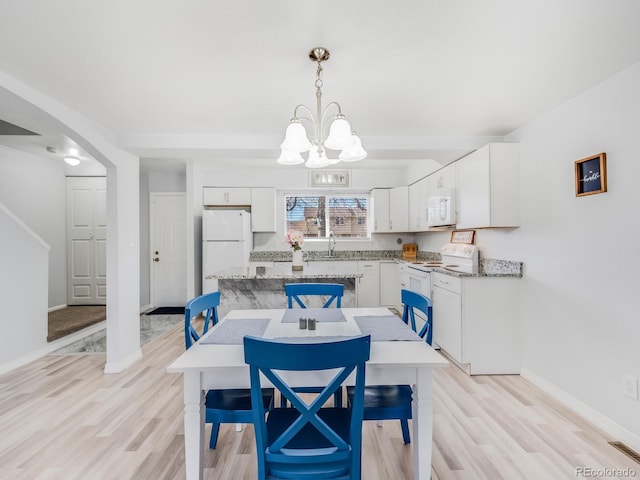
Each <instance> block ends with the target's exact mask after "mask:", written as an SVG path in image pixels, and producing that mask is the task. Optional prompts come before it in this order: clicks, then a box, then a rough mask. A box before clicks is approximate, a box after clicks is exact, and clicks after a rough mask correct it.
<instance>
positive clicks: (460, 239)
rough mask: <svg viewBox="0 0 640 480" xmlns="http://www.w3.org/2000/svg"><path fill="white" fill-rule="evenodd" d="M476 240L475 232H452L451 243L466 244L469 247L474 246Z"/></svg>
mask: <svg viewBox="0 0 640 480" xmlns="http://www.w3.org/2000/svg"><path fill="white" fill-rule="evenodd" d="M475 239H476V231H475V230H454V231H453V232H451V238H450V239H449V243H466V244H467V245H473V244H474V242H475Z"/></svg>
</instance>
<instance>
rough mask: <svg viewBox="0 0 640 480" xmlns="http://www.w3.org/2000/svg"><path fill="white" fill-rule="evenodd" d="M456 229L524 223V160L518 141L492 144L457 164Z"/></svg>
mask: <svg viewBox="0 0 640 480" xmlns="http://www.w3.org/2000/svg"><path fill="white" fill-rule="evenodd" d="M455 165H456V168H457V172H456V173H457V182H458V185H457V187H458V188H457V197H458V198H457V201H458V217H457V225H456V228H486V227H517V226H519V225H520V161H519V145H518V144H517V143H490V144H488V145H485V146H484V147H482V148H479V149H478V150H476V151H475V152H473V153H470V154H469V155H467V156H466V157H463V158H461V159H460V160H458V161H457V162H456V163H455Z"/></svg>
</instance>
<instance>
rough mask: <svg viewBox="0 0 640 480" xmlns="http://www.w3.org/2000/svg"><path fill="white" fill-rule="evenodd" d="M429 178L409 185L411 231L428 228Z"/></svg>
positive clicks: (420, 230) (421, 230)
mask: <svg viewBox="0 0 640 480" xmlns="http://www.w3.org/2000/svg"><path fill="white" fill-rule="evenodd" d="M428 193H429V192H428V189H427V178H426V177H425V178H423V179H422V180H419V181H417V182H416V183H414V184H412V185H409V231H410V232H423V231H425V230H427V198H428Z"/></svg>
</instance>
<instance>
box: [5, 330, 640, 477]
mask: <svg viewBox="0 0 640 480" xmlns="http://www.w3.org/2000/svg"><path fill="white" fill-rule="evenodd" d="M183 349H184V344H183V337H182V330H181V327H180V326H177V327H175V328H172V329H171V330H170V331H169V332H167V333H166V334H164V335H163V336H161V337H159V338H158V339H157V340H155V341H152V342H151V343H149V344H148V345H146V346H145V347H144V348H143V353H144V355H143V358H142V359H141V360H140V361H138V362H137V363H136V364H135V365H134V366H132V367H131V368H129V369H128V370H127V371H126V372H124V373H120V374H109V375H106V374H104V373H103V367H104V361H105V358H104V355H103V354H94V355H68V356H47V357H45V358H42V359H40V360H38V361H36V362H33V363H31V364H29V365H27V366H25V367H23V368H19V369H17V370H14V371H12V372H9V373H7V374H4V375H1V376H0V479H11V480H19V479H28V480H44V479H64V480H73V479H83V480H84V479H91V480H97V479H114V480H115V479H117V480H123V479H136V480H139V479H183V478H184V450H183V441H184V438H183V425H182V377H181V376H180V375H177V374H168V373H166V367H167V365H168V364H169V363H170V362H171V361H172V360H173V359H174V358H176V357H177V356H178V355H180V353H181V352H182V351H183ZM434 390H435V398H434V411H435V418H434V421H435V428H434V442H435V447H434V453H433V479H434V480H448V479H456V480H458V479H469V480H482V479H488V480H489V479H490V480H496V479H506V480H512V479H527V480H530V479H534V480H536V479H541V480H546V479H575V478H579V476H577V475H576V471H575V469H576V467H580V466H584V467H592V468H602V467H609V468H625V467H627V468H630V469H632V470H634V471H635V472H636V477H637V478H640V465H638V464H637V463H635V462H634V461H632V460H631V459H629V458H628V457H626V456H625V455H623V454H621V453H619V452H618V451H617V450H615V449H614V448H612V447H610V446H609V445H608V444H607V441H608V440H614V439H610V438H608V437H607V436H606V435H605V434H604V433H603V432H601V431H600V430H598V429H597V428H595V427H594V426H592V425H590V424H589V423H587V422H585V421H584V420H582V419H581V418H580V417H578V416H577V415H575V414H573V413H571V412H570V411H568V410H567V409H566V408H564V407H562V406H561V405H559V404H558V403H557V402H555V401H554V400H552V399H550V398H549V397H548V396H546V395H545V394H543V393H542V392H541V391H540V390H538V389H537V388H535V387H534V386H532V385H531V384H529V383H528V382H527V381H525V380H523V379H522V378H520V377H518V376H481V377H468V376H466V375H465V374H463V373H462V372H461V371H459V370H458V369H456V368H455V367H450V368H448V369H443V370H439V371H437V372H436V375H435V385H434ZM208 432H209V428H207V435H208ZM218 443H219V447H218V449H217V450H208V449H207V450H206V451H205V473H204V478H205V479H216V480H238V479H253V478H255V475H256V462H255V446H254V439H253V429H252V427H250V426H247V427H245V428H244V429H243V431H242V432H241V433H236V432H235V430H234V426H233V425H224V426H223V427H222V429H221V435H220V439H219V442H218ZM363 443H364V445H363V452H364V453H363V456H364V458H363V466H364V468H363V479H364V480H377V479H380V480H402V479H411V478H413V468H412V446H405V445H403V444H402V440H401V434H400V428H399V424H398V422H384V426H383V427H382V428H379V427H377V426H376V424H375V422H365V427H364V435H363ZM608 478H609V477H608Z"/></svg>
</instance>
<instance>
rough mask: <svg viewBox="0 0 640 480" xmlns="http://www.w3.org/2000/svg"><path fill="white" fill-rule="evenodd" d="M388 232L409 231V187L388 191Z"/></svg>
mask: <svg viewBox="0 0 640 480" xmlns="http://www.w3.org/2000/svg"><path fill="white" fill-rule="evenodd" d="M389 231H390V232H408V231H409V187H408V186H404V187H394V188H392V189H391V190H389Z"/></svg>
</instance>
